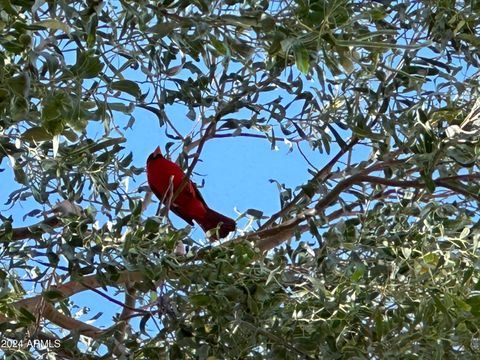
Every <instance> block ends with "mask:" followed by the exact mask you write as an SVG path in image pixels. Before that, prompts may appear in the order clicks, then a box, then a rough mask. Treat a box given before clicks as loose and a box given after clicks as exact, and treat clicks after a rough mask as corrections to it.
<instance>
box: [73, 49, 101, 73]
mask: <svg viewBox="0 0 480 360" xmlns="http://www.w3.org/2000/svg"><path fill="white" fill-rule="evenodd" d="M102 69H103V64H102V62H101V61H100V57H99V56H96V55H93V51H82V50H80V49H78V50H77V62H76V63H75V65H73V66H72V67H71V69H70V70H71V71H72V72H73V73H74V74H75V75H77V76H78V77H80V78H82V79H91V78H94V77H96V76H97V75H98V74H100V72H101V71H102Z"/></svg>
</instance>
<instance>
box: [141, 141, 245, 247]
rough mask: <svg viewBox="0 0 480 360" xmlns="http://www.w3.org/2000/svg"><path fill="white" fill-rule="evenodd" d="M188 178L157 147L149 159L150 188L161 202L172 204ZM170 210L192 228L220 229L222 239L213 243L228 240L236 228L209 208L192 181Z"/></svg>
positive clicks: (215, 235)
mask: <svg viewBox="0 0 480 360" xmlns="http://www.w3.org/2000/svg"><path fill="white" fill-rule="evenodd" d="M184 177H185V174H184V173H183V171H182V169H181V168H180V166H178V165H177V164H175V163H174V162H171V161H170V160H167V159H165V158H164V157H163V156H162V153H161V151H160V147H157V148H156V149H155V151H154V152H153V153H152V154H150V156H149V157H148V159H147V179H148V185H150V188H151V189H152V191H153V193H154V194H155V195H156V196H157V197H158V199H159V200H160V201H162V202H165V201H168V199H169V198H170V197H172V196H174V194H176V193H177V190H178V188H179V186H180V184H181V183H182V180H183V178H184ZM170 210H172V211H173V212H174V213H175V214H176V215H178V216H179V217H181V218H182V219H183V220H185V221H186V222H187V223H189V224H190V225H193V220H195V221H196V222H197V223H198V224H199V225H200V226H201V227H202V229H203V231H205V232H207V231H209V230H212V229H215V228H217V227H218V236H217V234H214V235H212V237H211V240H212V241H213V240H217V238H218V237H221V238H224V237H226V236H227V235H228V233H229V232H231V231H234V230H235V227H236V223H235V221H234V220H232V219H230V218H228V217H226V216H224V215H222V214H219V213H218V212H216V211H213V210H212V209H210V208H209V207H208V205H207V204H206V203H205V200H203V197H202V195H201V194H200V192H199V191H198V189H197V187H196V186H195V184H194V183H193V182H191V181H190V180H187V182H186V184H184V185H183V189H182V190H181V191H180V192H179V193H178V194H177V196H176V198H175V199H173V201H172V203H171V204H170Z"/></svg>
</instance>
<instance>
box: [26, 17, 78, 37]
mask: <svg viewBox="0 0 480 360" xmlns="http://www.w3.org/2000/svg"><path fill="white" fill-rule="evenodd" d="M32 25H33V26H38V27H41V28H45V29H50V30H62V31H63V32H65V33H67V34H68V33H69V32H70V27H69V26H68V24H66V23H65V22H62V21H60V20H56V19H48V20H42V21H37V22H34V23H33V24H32Z"/></svg>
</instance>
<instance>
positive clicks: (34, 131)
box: [22, 126, 52, 142]
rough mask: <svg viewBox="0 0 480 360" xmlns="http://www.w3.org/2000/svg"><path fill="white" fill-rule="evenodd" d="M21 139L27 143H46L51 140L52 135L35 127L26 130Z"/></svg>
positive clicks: (41, 128)
mask: <svg viewBox="0 0 480 360" xmlns="http://www.w3.org/2000/svg"><path fill="white" fill-rule="evenodd" d="M22 138H23V139H24V140H27V141H36V142H40V141H48V140H51V139H52V134H50V133H49V132H48V131H47V130H46V129H45V128H43V127H39V126H35V127H32V128H30V129H28V130H26V131H25V132H24V133H23V134H22Z"/></svg>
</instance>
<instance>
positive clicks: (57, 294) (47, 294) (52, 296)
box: [42, 290, 65, 301]
mask: <svg viewBox="0 0 480 360" xmlns="http://www.w3.org/2000/svg"><path fill="white" fill-rule="evenodd" d="M42 296H43V297H44V298H45V299H46V300H48V301H58V300H62V299H64V298H65V295H64V294H63V293H62V292H61V291H60V290H47V291H44V292H43V293H42Z"/></svg>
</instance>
